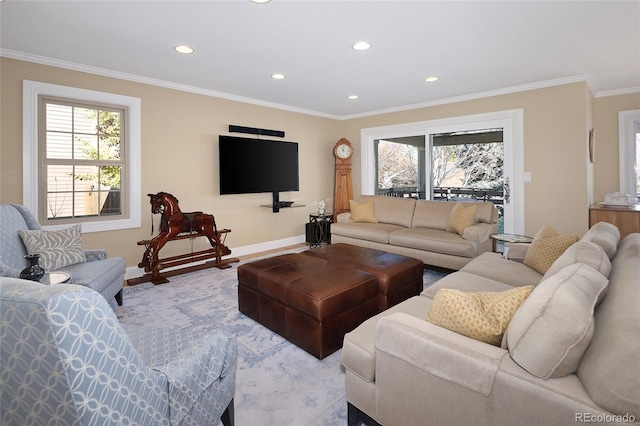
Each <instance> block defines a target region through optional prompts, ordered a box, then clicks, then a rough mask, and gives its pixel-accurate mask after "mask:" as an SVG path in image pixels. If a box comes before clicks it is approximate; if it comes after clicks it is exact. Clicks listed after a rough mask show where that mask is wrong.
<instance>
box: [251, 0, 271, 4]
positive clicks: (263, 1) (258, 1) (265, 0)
mask: <svg viewBox="0 0 640 426" xmlns="http://www.w3.org/2000/svg"><path fill="white" fill-rule="evenodd" d="M270 1H271V0H251V2H252V3H258V4H264V3H269V2H270Z"/></svg>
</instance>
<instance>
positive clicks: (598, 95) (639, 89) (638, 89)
mask: <svg viewBox="0 0 640 426" xmlns="http://www.w3.org/2000/svg"><path fill="white" fill-rule="evenodd" d="M632 93H640V86H636V87H628V88H626V89H615V90H602V91H600V92H598V93H596V95H595V96H594V97H596V98H605V97H607V96H618V95H630V94H632Z"/></svg>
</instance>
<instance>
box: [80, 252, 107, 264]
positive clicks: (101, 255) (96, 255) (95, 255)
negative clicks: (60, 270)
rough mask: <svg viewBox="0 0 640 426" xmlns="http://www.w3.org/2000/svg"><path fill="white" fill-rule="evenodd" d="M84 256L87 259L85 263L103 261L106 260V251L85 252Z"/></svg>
mask: <svg viewBox="0 0 640 426" xmlns="http://www.w3.org/2000/svg"><path fill="white" fill-rule="evenodd" d="M84 255H85V256H86V258H87V262H93V261H94V260H104V259H106V258H107V251H106V250H100V249H97V250H85V251H84Z"/></svg>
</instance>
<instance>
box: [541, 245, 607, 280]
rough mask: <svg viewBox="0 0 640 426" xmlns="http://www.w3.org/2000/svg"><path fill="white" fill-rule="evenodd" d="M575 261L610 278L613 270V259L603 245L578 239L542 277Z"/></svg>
mask: <svg viewBox="0 0 640 426" xmlns="http://www.w3.org/2000/svg"><path fill="white" fill-rule="evenodd" d="M573 263H584V264H585V265H589V266H591V267H592V268H594V269H596V270H597V271H598V272H600V273H601V274H602V275H604V276H605V277H606V278H609V273H610V272H611V261H610V260H609V256H607V254H606V253H605V252H604V250H603V249H602V247H600V246H599V245H597V244H595V243H592V242H590V241H578V242H577V243H575V244H573V245H571V247H569V248H568V249H567V250H565V252H564V253H562V255H560V257H558V258H557V259H556V261H555V262H553V264H552V265H551V267H550V268H549V269H548V270H547V272H546V273H545V274H544V276H543V277H542V279H543V280H545V279H547V278H549V277H551V276H552V275H555V274H557V273H558V272H559V271H560V270H561V269H563V268H564V267H566V266H569V265H571V264H573Z"/></svg>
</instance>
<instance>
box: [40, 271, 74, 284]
mask: <svg viewBox="0 0 640 426" xmlns="http://www.w3.org/2000/svg"><path fill="white" fill-rule="evenodd" d="M69 278H70V277H69V274H67V273H66V272H47V273H46V274H44V276H43V277H42V279H41V280H40V282H41V283H42V284H46V285H49V284H61V283H66V282H67V281H69Z"/></svg>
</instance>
